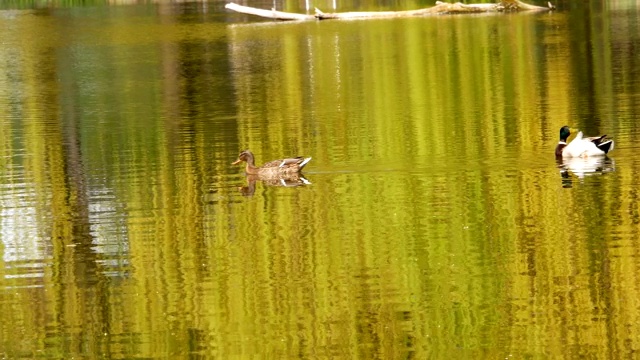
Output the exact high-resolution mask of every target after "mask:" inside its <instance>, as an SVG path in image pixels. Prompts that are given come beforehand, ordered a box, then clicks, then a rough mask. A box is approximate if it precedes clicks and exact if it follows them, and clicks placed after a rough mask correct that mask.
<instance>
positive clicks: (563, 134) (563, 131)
mask: <svg viewBox="0 0 640 360" xmlns="http://www.w3.org/2000/svg"><path fill="white" fill-rule="evenodd" d="M569 135H571V128H570V127H568V126H567V125H565V126H563V127H561V128H560V141H564V142H566V141H567V138H568V137H569Z"/></svg>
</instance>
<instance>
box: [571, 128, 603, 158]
mask: <svg viewBox="0 0 640 360" xmlns="http://www.w3.org/2000/svg"><path fill="white" fill-rule="evenodd" d="M603 138H604V136H603V137H597V138H586V139H583V138H582V131H580V132H578V135H576V138H575V139H573V141H571V142H570V143H569V144H568V145H567V146H565V147H564V149H562V157H563V158H575V157H582V158H585V157H591V156H604V155H606V154H607V152H609V151H611V150H613V140H610V139H607V140H606V141H603ZM608 142H611V145H610V147H607V148H606V149H607V152H605V151H603V150H601V149H600V148H599V147H598V145H600V147H602V145H603V144H605V143H608Z"/></svg>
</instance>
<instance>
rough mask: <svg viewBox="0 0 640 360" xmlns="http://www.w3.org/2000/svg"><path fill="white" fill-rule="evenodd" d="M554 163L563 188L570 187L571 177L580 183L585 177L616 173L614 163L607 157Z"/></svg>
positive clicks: (570, 159) (559, 159) (566, 159)
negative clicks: (558, 171)
mask: <svg viewBox="0 0 640 360" xmlns="http://www.w3.org/2000/svg"><path fill="white" fill-rule="evenodd" d="M556 162H557V164H558V168H559V169H560V175H561V176H562V185H563V187H571V186H572V185H573V177H577V178H578V179H580V180H581V181H582V180H584V178H585V177H586V176H594V175H603V174H606V173H608V172H613V171H616V163H615V161H614V160H613V159H610V158H609V157H607V156H596V157H585V158H581V157H579V158H557V159H556ZM572 175H573V176H572Z"/></svg>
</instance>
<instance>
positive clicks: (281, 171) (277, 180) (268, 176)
mask: <svg viewBox="0 0 640 360" xmlns="http://www.w3.org/2000/svg"><path fill="white" fill-rule="evenodd" d="M243 161H244V162H246V163H247V164H246V166H245V173H246V175H247V186H243V187H241V188H240V192H241V193H242V194H243V195H253V193H254V192H255V186H256V182H257V181H261V182H262V183H263V184H265V185H267V186H283V187H295V186H301V185H308V184H311V183H310V182H309V180H307V179H306V178H305V177H304V176H303V175H302V173H301V171H302V168H304V167H305V166H306V165H307V164H308V163H309V161H311V158H310V157H308V158H303V157H301V156H298V157H294V158H285V159H279V160H273V161H269V162H267V163H265V164H264V165H262V166H260V167H256V165H255V159H254V156H253V153H252V152H251V151H249V150H244V151H242V152H241V153H240V155H238V160H236V161H234V162H233V165H236V164H239V163H241V162H243Z"/></svg>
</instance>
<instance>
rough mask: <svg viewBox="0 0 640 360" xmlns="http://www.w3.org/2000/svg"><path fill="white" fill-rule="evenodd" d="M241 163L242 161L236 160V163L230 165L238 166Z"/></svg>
mask: <svg viewBox="0 0 640 360" xmlns="http://www.w3.org/2000/svg"><path fill="white" fill-rule="evenodd" d="M241 162H242V160H240V159H238V160H236V161H234V162H232V163H231V165H238V164H240V163H241Z"/></svg>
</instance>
